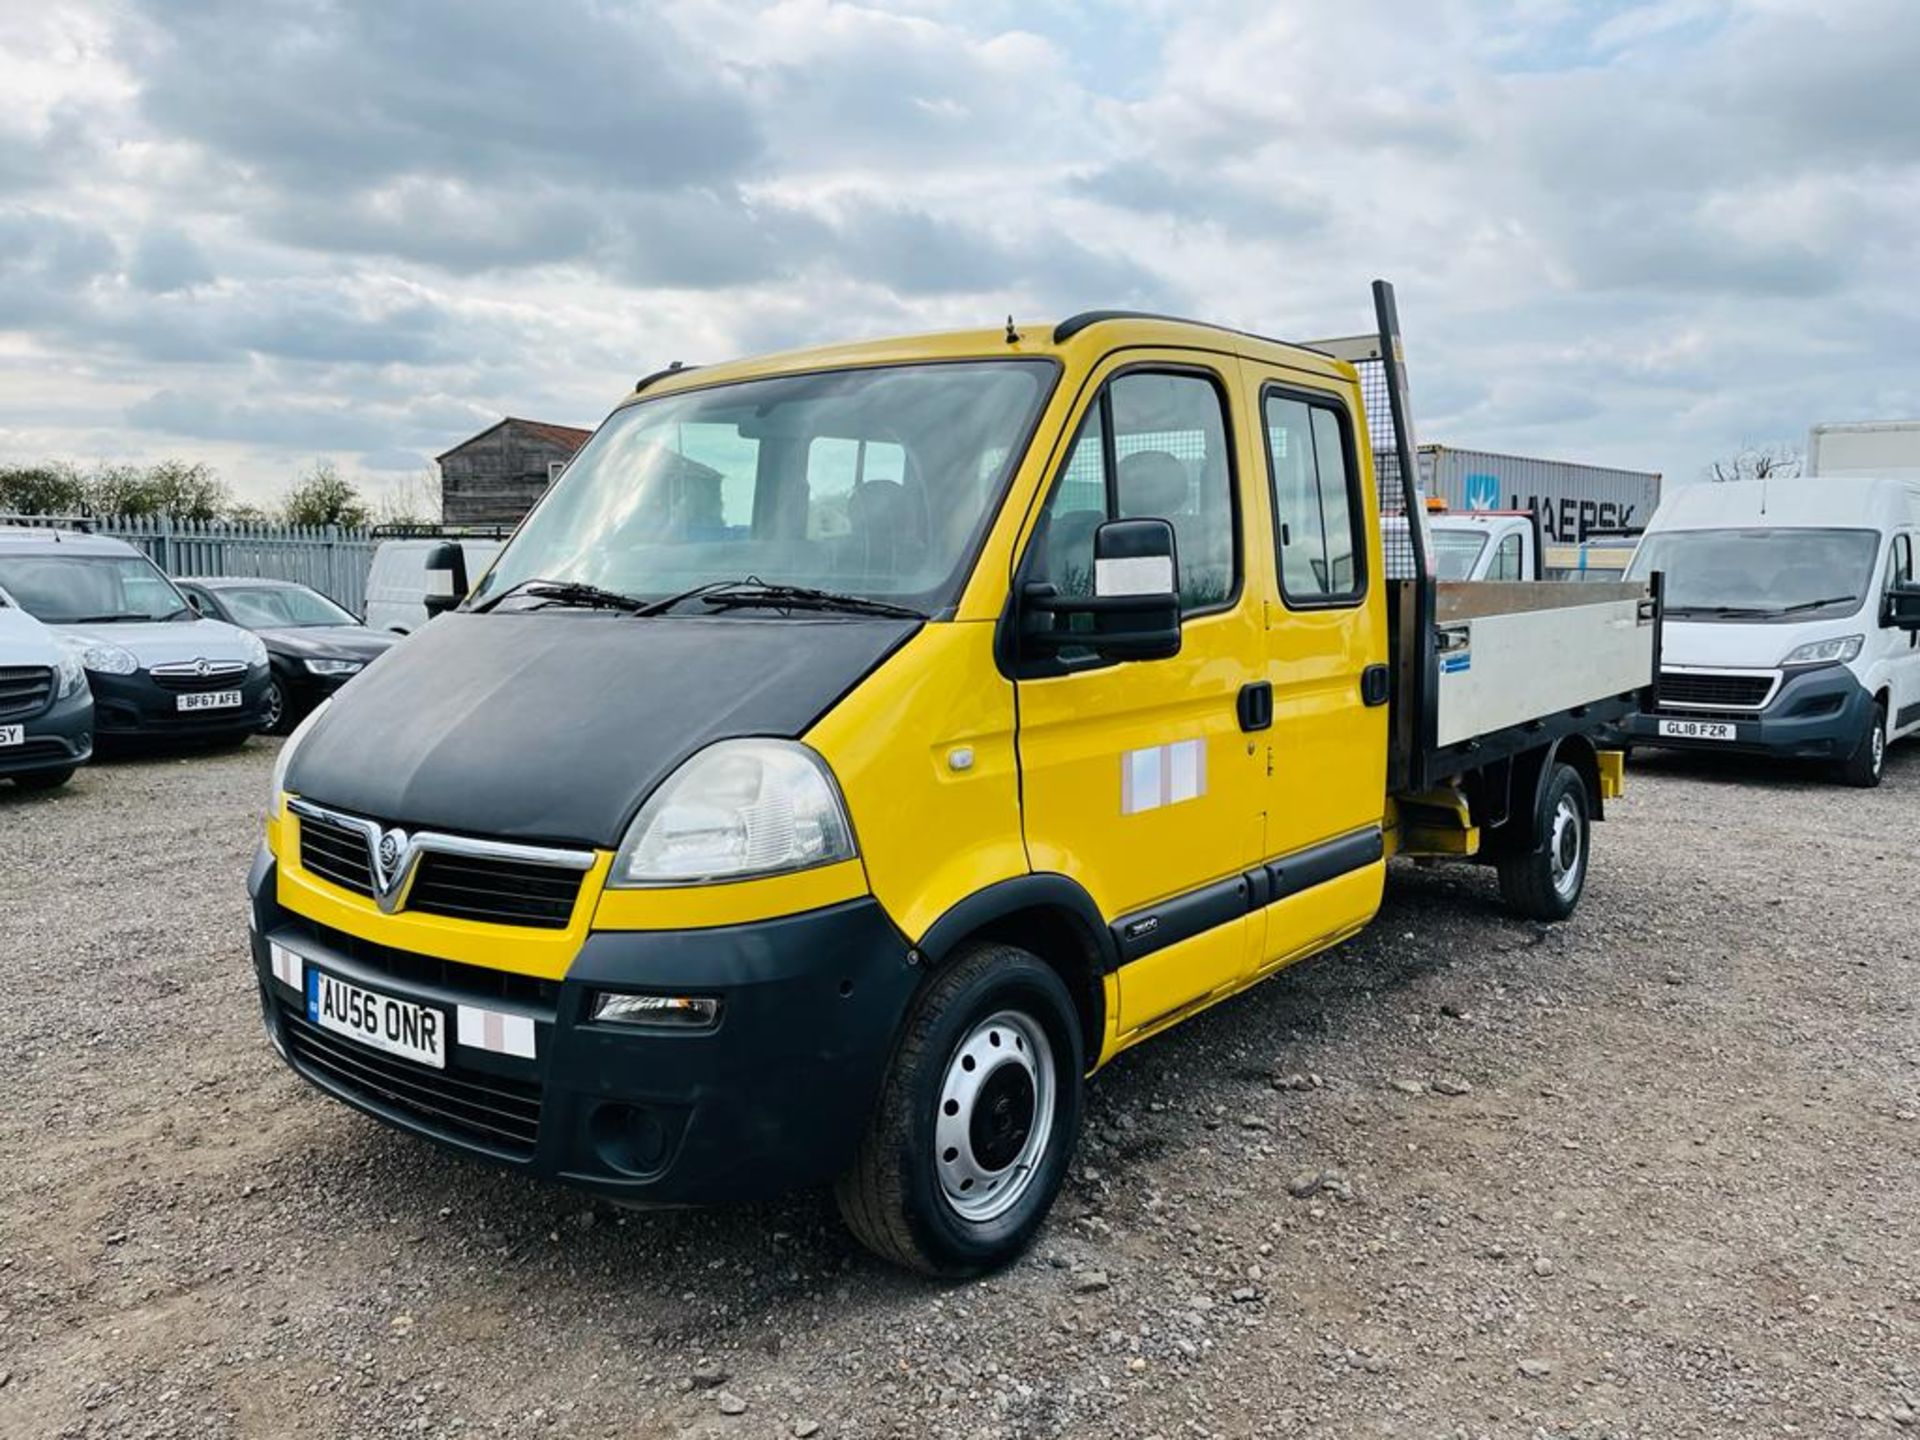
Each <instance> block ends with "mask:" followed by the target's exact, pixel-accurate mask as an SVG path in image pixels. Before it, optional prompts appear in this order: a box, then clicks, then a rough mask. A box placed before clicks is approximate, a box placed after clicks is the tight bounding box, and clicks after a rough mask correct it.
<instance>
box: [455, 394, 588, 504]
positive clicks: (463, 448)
mask: <svg viewBox="0 0 1920 1440" xmlns="http://www.w3.org/2000/svg"><path fill="white" fill-rule="evenodd" d="M592 433H593V432H592V431H591V430H582V429H580V428H579V427H578V426H575V425H550V424H548V423H547V422H546V421H544V420H519V419H515V418H514V417H512V416H509V417H508V418H507V419H505V420H502V421H500V422H499V423H498V424H497V425H489V426H488V427H487V428H486V429H485V430H482V431H481V432H480V433H479V434H478V435H475V436H474V437H473V438H472V439H471V440H463V441H461V442H460V443H459V444H458V445H456V446H454V447H453V448H452V449H451V450H449V451H447V453H446V454H444V455H442V456H440V457H439V458H438V459H437V460H436V462H435V463H436V464H438V465H439V467H440V518H441V520H442V522H443V523H445V524H448V525H514V524H518V523H519V520H520V517H521V516H522V515H525V514H526V513H527V511H529V510H531V509H532V508H533V502H534V501H536V500H538V499H539V498H540V497H541V496H542V495H544V494H546V491H547V484H548V482H549V480H550V479H551V478H552V476H553V475H554V474H555V473H556V472H557V471H558V470H559V468H560V467H561V466H562V465H564V464H566V463H567V461H569V460H571V459H572V458H573V453H574V451H576V450H578V449H579V448H580V447H581V446H582V445H584V444H586V443H587V437H588V436H589V435H591V434H592Z"/></svg>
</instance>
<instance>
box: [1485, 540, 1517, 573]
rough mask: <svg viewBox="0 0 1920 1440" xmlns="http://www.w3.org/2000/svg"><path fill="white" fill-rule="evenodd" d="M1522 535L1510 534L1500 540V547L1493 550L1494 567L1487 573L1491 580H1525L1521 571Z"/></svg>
mask: <svg viewBox="0 0 1920 1440" xmlns="http://www.w3.org/2000/svg"><path fill="white" fill-rule="evenodd" d="M1520 543H1521V542H1520V537H1519V536H1518V535H1509V536H1507V538H1506V539H1504V540H1502V541H1501V542H1500V548H1499V549H1498V550H1496V551H1494V552H1493V569H1492V571H1491V572H1489V574H1488V575H1487V578H1488V579H1489V580H1523V579H1525V578H1526V577H1525V576H1524V575H1522V574H1521V573H1520Z"/></svg>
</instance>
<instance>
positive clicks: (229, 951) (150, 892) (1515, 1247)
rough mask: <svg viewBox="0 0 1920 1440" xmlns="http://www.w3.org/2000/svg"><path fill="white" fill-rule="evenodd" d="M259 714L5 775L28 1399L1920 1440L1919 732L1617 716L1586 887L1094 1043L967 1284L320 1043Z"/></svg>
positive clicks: (289, 1410)
mask: <svg viewBox="0 0 1920 1440" xmlns="http://www.w3.org/2000/svg"><path fill="white" fill-rule="evenodd" d="M1910 751H1911V753H1909V752H1910ZM272 753H273V752H272V747H271V745H270V744H268V743H265V742H258V741H256V742H253V743H251V744H250V745H249V746H248V747H246V748H245V749H244V750H242V751H239V752H235V753H228V754H221V755H197V756H192V757H189V758H185V759H178V758H170V759H151V760H145V761H139V762H123V763H118V764H111V765H102V766H98V767H96V768H94V769H92V770H89V771H86V772H84V773H83V774H82V775H81V776H80V777H79V778H78V779H77V780H76V781H75V782H74V784H73V785H72V786H71V787H70V788H69V789H68V790H67V791H66V792H64V793H60V794H55V795H51V796H28V795H25V794H14V793H11V787H6V786H0V984H4V987H5V989H4V1000H3V1001H0V1093H3V1094H4V1095H5V1105H4V1112H3V1113H0V1434H4V1435H5V1436H8V1437H15V1436H20V1437H24V1436H33V1435H86V1436H98V1435H155V1436H196V1437H198V1436H222V1435H267V1434H290V1435H313V1436H344V1435H365V1436H376V1435H382V1436H383V1435H496V1434H498V1435H515V1436H519V1435H555V1436H562V1435H582V1436H599V1435H605V1436H623V1437H629V1436H641V1437H645V1436H654V1435H685V1436H704V1435H715V1436H741V1437H746V1436H761V1437H765V1436H777V1435H791V1436H798V1437H805V1436H810V1435H815V1434H818V1435H820V1436H823V1437H841V1436H846V1437H852V1436H886V1435H920V1434H926V1435H940V1436H956V1437H973V1436H1026V1435H1036V1436H1055V1435H1067V1436H1078V1435H1092V1436H1107V1435H1114V1436H1122V1435H1124V1436H1133V1435H1141V1436H1145V1435H1159V1436H1163V1437H1166V1440H1173V1437H1177V1436H1205V1435H1219V1436H1256V1435H1262V1436H1264V1435H1282V1434H1284V1435H1299V1436H1327V1437H1334V1436H1339V1437H1346V1436H1376V1435H1387V1436H1419V1437H1480V1436H1500V1437H1506V1436H1517V1437H1537V1436H1555V1437H1558V1436H1594V1437H1599V1436H1635V1437H1640V1436H1645V1437H1662V1440H1666V1437H1676V1436H1694V1435H1714V1436H1722V1435H1725V1436H1735V1435H1756V1436H1757V1435H1802V1436H1812V1437H1828V1436H1850V1435H1904V1434H1911V1435H1920V1418H1916V1414H1915V1412H1916V1411H1920V1205H1917V1204H1916V1202H1917V1201H1920V1115H1917V1114H1916V1112H1917V1111H1920V1017H1917V1015H1916V1008H1915V997H1916V996H1917V995H1920V956H1917V955H1916V944H1915V941H1914V939H1913V934H1914V930H1913V926H1912V925H1911V924H1910V923H1908V920H1907V918H1906V917H1907V915H1908V912H1909V911H1910V909H1911V907H1912V905H1913V897H1914V896H1915V894H1916V892H1920V862H1917V861H1916V854H1915V849H1914V846H1913V843H1912V840H1911V835H1912V832H1913V827H1914V820H1913V817H1914V816H1915V815H1916V814H1920V808H1916V801H1917V800H1920V748H1915V747H1903V748H1902V749H1897V750H1896V751H1895V752H1894V754H1893V756H1892V758H1891V761H1890V765H1889V775H1888V780H1887V783H1886V785H1885V786H1884V787H1883V788H1882V789H1880V790H1878V791H1875V792H1867V793H1862V792H1856V791H1849V790H1842V789H1838V788H1831V787H1828V786H1826V785H1824V784H1823V783H1821V782H1820V781H1818V780H1817V779H1816V778H1812V777H1805V776H1794V775H1785V776H1783V775H1781V774H1780V773H1778V772H1777V771H1775V770H1772V769H1769V768H1767V767H1758V766H1749V767H1741V766H1724V767H1723V766H1708V765H1705V764H1703V763H1700V762H1690V761H1683V760H1679V759H1675V758H1662V757H1653V758H1651V759H1648V760H1646V761H1644V762H1640V761H1636V764H1635V767H1634V771H1633V773H1632V775H1631V777H1630V793H1629V795H1628V797H1627V799H1626V800H1625V801H1623V802H1620V803H1619V804H1618V806H1617V807H1616V810H1615V816H1614V818H1613V819H1612V820H1610V821H1609V822H1608V823H1607V824H1606V825H1605V826H1603V827H1602V828H1601V829H1600V831H1599V832H1598V847H1599V848H1598V854H1597V856H1596V868H1595V871H1594V874H1593V878H1592V883H1591V884H1590V886H1589V888H1588V893H1587V899H1586V903H1585V905H1584V906H1583V908H1582V910H1581V911H1580V913H1579V915H1578V916H1577V917H1576V918H1575V919H1574V921H1573V922H1571V923H1569V924H1567V925H1565V926H1559V927H1553V928H1540V927H1535V926H1532V925H1528V924H1524V923H1521V922H1517V921H1514V920H1512V919H1509V918H1506V917H1505V916H1504V915H1503V914H1502V913H1501V912H1500V910H1499V909H1498V907H1497V904H1496V898H1495V894H1494V888H1493V885H1492V882H1491V879H1490V877H1489V876H1487V875H1485V874H1483V873H1481V872H1478V871H1473V870H1460V869H1431V870H1416V869H1414V868H1412V867H1403V866H1396V867H1395V871H1394V875H1393V880H1392V883H1391V886H1390V890H1389V898H1388V903H1387V908H1386V910H1385V913H1384V914H1383V915H1382V916H1381V918H1380V921H1379V922H1378V923H1377V924H1376V925H1375V926H1374V927H1373V929H1372V930H1371V931H1369V932H1368V934H1366V935H1365V936H1363V937H1361V938H1360V939H1359V940H1357V941H1355V942H1353V943H1350V944H1348V945H1345V946H1343V947H1341V948H1340V949H1339V950H1337V951H1335V952H1333V953H1332V954H1329V955H1327V956H1324V957H1321V958H1320V959H1318V960H1316V961H1313V962H1310V963H1308V964H1306V965H1304V966H1301V967H1298V968H1296V969H1294V970H1292V971H1290V972H1288V973H1287V974H1286V975H1284V976H1282V977H1281V978H1279V979H1276V980H1274V981H1271V982H1269V983H1268V984H1266V985H1264V986H1262V987H1261V988H1260V989H1259V990H1257V991H1255V992H1253V993H1252V994H1250V995H1247V996H1244V997H1242V998H1240V999H1238V1000H1236V1001H1233V1002H1231V1003H1229V1004H1227V1005H1225V1006H1222V1007H1220V1008H1218V1009H1216V1010H1215V1011H1213V1012H1211V1013H1210V1014H1208V1015H1205V1016H1202V1017H1200V1018H1199V1019H1197V1020H1194V1021H1192V1022H1190V1023H1188V1024H1187V1025H1185V1026H1183V1027H1181V1028H1180V1029H1179V1030H1177V1031H1175V1032H1173V1033H1171V1034H1169V1035H1166V1036H1163V1037H1161V1038H1160V1039H1158V1040H1156V1041H1154V1042H1152V1043H1151V1044H1149V1045H1147V1046H1144V1047H1143V1048H1142V1049H1140V1050H1139V1051H1136V1052H1135V1053H1133V1054H1132V1055H1130V1056H1127V1057H1125V1058H1123V1059H1122V1060H1121V1061H1119V1062H1118V1063H1117V1064H1115V1065H1114V1066H1113V1067H1112V1068H1111V1069H1110V1070H1109V1071H1108V1072H1106V1073H1105V1074H1103V1075H1102V1076H1101V1077H1100V1079H1099V1080H1098V1081H1097V1082H1096V1083H1095V1084H1094V1086H1093V1087H1092V1093H1091V1098H1090V1116H1089V1126H1088V1130H1087V1132H1086V1137H1085V1140H1084V1143H1083V1146H1082V1149H1081V1153H1080V1156H1079V1159H1078V1161H1077V1162H1076V1164H1075V1167H1074V1173H1073V1179H1072V1181H1071V1184H1070V1186H1069V1188H1068V1190H1067V1192H1066V1193H1065V1194H1064V1195H1063V1196H1062V1198H1061V1202H1060V1204H1059V1206H1058V1208H1057V1210H1056V1212H1055V1216H1054V1219H1053V1222H1052V1224H1051V1225H1050V1227H1049V1228H1048V1230H1047V1231H1046V1232H1045V1234H1044V1235H1043V1236H1042V1238H1041V1242H1040V1244H1039V1245H1038V1246H1037V1248H1036V1249H1035V1250H1034V1252H1033V1253H1032V1255H1031V1256H1030V1257H1029V1258H1028V1259H1027V1260H1025V1261H1024V1262H1022V1263H1020V1264H1019V1265H1017V1266H1015V1267H1013V1268H1012V1269H1011V1270H1009V1271H1007V1272H1005V1273H1003V1274H1001V1275H999V1276H997V1277H994V1278H992V1279H989V1280H985V1281H981V1282H978V1283H975V1284H970V1285H962V1286H957V1287H951V1288H939V1287H934V1286H930V1285H928V1284H925V1283H922V1282H919V1281H916V1280H913V1279H910V1278H908V1277H905V1276H903V1275H899V1274H896V1273H893V1272H890V1271H888V1270H886V1269H884V1268H882V1267H881V1266H880V1265H878V1264H877V1263H875V1262H872V1261H870V1260H868V1259H867V1258H866V1257H865V1256H864V1254H863V1253H862V1252H860V1251H858V1250H856V1249H855V1248H854V1246H853V1244H852V1242H851V1241H850V1240H849V1239H848V1238H847V1237H846V1236H845V1234H844V1233H843V1232H842V1231H841V1230H840V1229H839V1227H838V1224H837V1222H836V1221H835V1219H834V1217H833V1213H832V1207H831V1202H830V1201H829V1200H828V1199H827V1198H826V1197H824V1196H819V1195H803V1196H799V1197H796V1198H794V1199H792V1200H790V1201H787V1202H784V1203H781V1204H778V1205H772V1206H765V1207H757V1208H750V1209H737V1210H730V1211H720V1212H701V1213H676V1214H666V1215H645V1216H634V1215H620V1214H616V1213H613V1212H608V1211H605V1210H600V1209H596V1208H595V1207H593V1206H592V1205H590V1204H588V1203H587V1202H586V1201H584V1200H583V1199H582V1198H580V1197H579V1196H577V1195H573V1194H570V1193H568V1192H565V1191H561V1190H558V1189H552V1188H546V1187H542V1186H536V1185H532V1184H529V1183H525V1182H522V1181H520V1180H518V1179H515V1178H513V1177H510V1176H504V1175H501V1174H497V1173H495V1172H492V1171H489V1170H486V1169H483V1168H481V1167H479V1166H476V1165H470V1164H467V1163H464V1162H462V1161H459V1160H457V1159H453V1158H450V1157H448V1156H447V1155H446V1154H444V1153H443V1152H441V1151H439V1150H437V1149H434V1148H432V1147H430V1146H428V1145H427V1144H425V1143H424V1142H419V1141H415V1140H411V1139H408V1138H406V1137H404V1136H401V1135H397V1134H394V1133H391V1132H389V1131H387V1130H385V1129H382V1128H381V1127H379V1126H377V1125H375V1124H373V1123H372V1122H370V1121H367V1120H364V1119H362V1118H360V1117H359V1116H358V1115H356V1114H354V1113H352V1112H350V1111H349V1110H347V1109H345V1108H344V1107H342V1106H339V1105H336V1104H333V1103H331V1102H329V1101H326V1100H324V1099H322V1098H321V1097H320V1096H318V1095H317V1094H315V1093H314V1092H312V1091H310V1090H308V1089H307V1088H306V1087H305V1086H303V1085H302V1084H301V1083H300V1082H298V1081H297V1080H295V1079H294V1078H293V1077H292V1076H291V1075H290V1074H288V1073H287V1072H286V1071H285V1070H283V1069H282V1068H281V1066H280V1065H279V1062H278V1061H277V1060H275V1059H274V1058H273V1056H272V1055H271V1053H270V1051H269V1050H268V1047H267V1045H266V1043H265V1041H264V1039H263V1038H262V1035H261V1033H260V1026H259V1019H258V1009H257V1005H256V1002H255V999H254V991H253V984H252V981H251V979H250V977H249V975H248V973H247V971H246V969H245V961H244V941H243V936H244V919H243V889H244V886H243V879H244V875H245V872H246V867H247V861H248V858H249V856H250V855H251V852H252V850H253V846H254V839H255V834H256V832H257V826H258V815H259V811H260V808H261V801H262V797H263V795H264V792H265V790H266V786H267V777H268V770H269V767H270V765H271V762H272Z"/></svg>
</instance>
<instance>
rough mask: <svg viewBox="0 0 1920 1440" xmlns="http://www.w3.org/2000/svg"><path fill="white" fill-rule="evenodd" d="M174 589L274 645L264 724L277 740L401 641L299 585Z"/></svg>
mask: <svg viewBox="0 0 1920 1440" xmlns="http://www.w3.org/2000/svg"><path fill="white" fill-rule="evenodd" d="M174 583H175V584H176V585H178V586H179V587H180V589H181V590H182V591H183V592H185V594H186V597H187V599H188V600H189V601H190V602H191V603H192V604H193V606H194V607H195V608H196V609H197V610H199V612H200V613H201V614H202V615H206V616H209V617H210V618H212V619H215V620H224V621H226V622H227V623H228V624H229V625H238V626H240V627H241V629H243V630H251V631H253V633H254V634H256V635H258V636H259V637H260V638H261V639H262V640H264V641H265V642H266V646H267V655H268V657H269V659H270V660H271V662H272V666H273V678H272V679H271V680H270V681H269V682H268V685H267V698H266V703H265V706H264V708H263V709H262V710H261V718H262V720H263V721H264V722H265V728H266V729H267V730H268V731H269V732H270V733H272V734H275V735H284V734H285V733H286V732H287V731H289V730H291V729H292V728H293V727H294V726H295V725H296V724H298V723H299V721H300V718H301V717H302V716H303V715H305V714H306V713H307V712H308V711H310V710H311V709H313V707H314V706H316V705H318V704H319V703H320V702H321V701H322V700H324V699H326V698H327V696H329V695H331V694H332V693H333V692H334V691H336V690H338V689H339V688H340V687H341V686H342V685H344V684H346V683H347V681H349V680H351V679H352V678H353V677H354V676H356V675H358V674H359V673H360V672H361V671H362V670H364V669H365V668H366V667H367V665H368V664H369V663H370V662H371V661H373V660H374V659H375V658H376V657H378V656H379V655H382V654H384V653H385V652H386V651H387V650H389V649H391V648H392V647H393V646H394V645H395V644H396V643H397V642H398V641H399V639H400V637H399V636H397V635H395V634H393V633H392V632H390V631H385V630H371V629H369V628H368V627H367V626H365V625H363V624H361V623H360V622H359V621H358V620H356V619H354V618H353V616H352V615H351V614H349V613H348V612H347V611H345V610H343V609H341V608H340V607H339V606H338V605H336V604H334V603H333V601H331V600H329V599H328V598H327V597H326V596H324V595H322V594H321V593H320V592H319V591H318V590H314V589H311V588H309V587H308V586H305V585H300V584H296V583H295V582H294V581H291V580H241V579H234V578H232V577H229V576H191V577H188V578H186V579H182V580H176V581H175V582H174Z"/></svg>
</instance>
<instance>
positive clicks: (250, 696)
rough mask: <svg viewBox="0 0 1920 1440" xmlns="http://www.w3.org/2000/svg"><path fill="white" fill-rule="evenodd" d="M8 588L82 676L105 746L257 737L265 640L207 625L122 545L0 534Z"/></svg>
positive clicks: (52, 534)
mask: <svg viewBox="0 0 1920 1440" xmlns="http://www.w3.org/2000/svg"><path fill="white" fill-rule="evenodd" d="M0 590H5V591H6V592H7V594H8V595H10V596H11V597H12V598H13V600H14V602H15V603H16V604H17V605H19V606H20V608H21V609H23V610H25V611H27V612H28V613H29V614H31V615H33V616H34V617H35V618H36V619H38V620H40V621H41V622H42V623H43V624H45V625H46V626H47V627H48V628H50V629H51V630H52V631H53V633H54V634H55V635H56V636H57V637H58V638H59V640H60V643H61V644H62V645H64V646H65V647H67V649H68V650H69V651H70V652H71V653H72V654H73V656H74V657H75V658H76V659H78V660H79V661H80V663H81V665H82V666H83V667H85V669H86V672H87V679H88V682H89V685H90V687H91V689H92V691H93V707H94V733H95V735H96V736H97V737H98V738H99V740H100V741H101V742H102V743H106V742H109V741H112V740H115V739H133V738H144V739H204V740H213V741H224V742H238V741H241V740H244V739H246V737H247V736H249V735H251V734H253V733H255V732H256V731H258V730H259V729H260V726H261V723H262V710H263V707H264V706H265V704H266V698H267V688H268V684H269V681H270V676H269V673H268V665H267V647H266V646H265V645H264V644H263V643H262V642H261V640H260V637H259V636H257V635H254V634H252V633H251V632H249V631H246V630H242V629H239V628H238V627H236V626H233V625H228V624H226V623H225V622H223V621H220V620H208V619H206V618H204V617H202V616H201V614H200V612H199V611H197V610H195V609H194V608H193V606H191V605H190V604H188V603H187V598H186V597H185V596H184V595H182V594H181V593H180V591H179V590H178V589H177V588H175V586H174V583H173V582H172V581H171V580H169V579H168V578H167V577H166V576H165V575H163V574H162V573H161V572H160V570H159V568H158V567H157V566H155V565H154V563H153V562H152V561H151V560H149V559H148V558H147V557H146V556H145V555H143V554H141V552H140V551H138V550H136V549H135V548H134V547H133V546H131V545H129V544H127V543H126V542H125V541H123V540H110V539H107V538H106V537H104V536H99V535H87V534H83V533H80V532H78V531H73V530H28V529H5V530H0Z"/></svg>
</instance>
